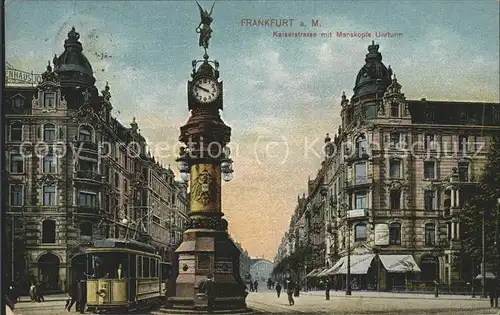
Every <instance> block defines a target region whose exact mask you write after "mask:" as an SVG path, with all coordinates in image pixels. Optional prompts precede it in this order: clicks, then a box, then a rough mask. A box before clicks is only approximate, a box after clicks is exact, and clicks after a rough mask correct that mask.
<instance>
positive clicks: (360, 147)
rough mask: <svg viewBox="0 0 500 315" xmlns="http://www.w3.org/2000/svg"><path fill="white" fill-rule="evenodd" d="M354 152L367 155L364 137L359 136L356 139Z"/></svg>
mask: <svg viewBox="0 0 500 315" xmlns="http://www.w3.org/2000/svg"><path fill="white" fill-rule="evenodd" d="M356 151H357V152H358V154H360V155H361V154H365V153H367V145H366V138H365V136H364V135H361V136H359V137H358V138H357V139H356Z"/></svg>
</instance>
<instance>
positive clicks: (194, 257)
mask: <svg viewBox="0 0 500 315" xmlns="http://www.w3.org/2000/svg"><path fill="white" fill-rule="evenodd" d="M200 11H201V13H202V24H203V21H204V19H203V18H204V14H205V15H208V13H207V12H206V11H205V12H203V11H202V10H201V7H200ZM205 22H206V23H209V22H211V19H209V20H208V19H207V17H206V16H205ZM201 29H202V30H203V29H205V32H200V46H202V47H204V48H205V55H204V56H203V60H194V61H193V63H192V66H193V73H192V74H191V77H192V79H191V80H190V81H188V108H189V110H190V112H191V116H190V117H189V120H188V122H187V123H186V125H184V126H182V127H181V135H180V137H179V140H180V141H181V142H183V143H185V144H186V147H181V150H180V157H179V158H178V160H177V161H178V162H179V170H180V172H181V178H182V179H183V180H189V183H190V193H189V202H190V209H189V217H190V220H189V222H188V223H187V225H186V231H185V232H184V236H183V242H182V244H181V245H180V246H179V248H178V249H177V250H176V253H177V254H178V255H179V275H178V276H177V279H176V284H175V296H174V297H170V298H169V299H168V302H169V303H168V304H169V307H170V308H173V309H174V310H179V311H180V309H186V310H191V311H196V310H200V311H203V310H206V309H207V306H208V300H207V298H206V295H205V290H204V289H203V287H204V286H203V285H202V284H203V283H204V282H205V281H206V279H207V276H209V275H213V279H214V291H215V292H214V297H215V303H214V310H225V311H229V310H234V311H243V310H246V303H245V298H246V295H247V293H246V287H245V285H244V283H243V281H242V279H241V277H240V275H239V268H240V250H239V249H238V248H237V247H236V246H235V244H234V243H233V241H232V240H231V239H230V237H229V235H228V233H227V221H226V220H225V219H224V218H223V216H224V214H223V213H222V211H221V180H222V178H223V179H224V180H226V181H229V180H230V179H231V178H232V166H231V164H232V161H231V160H230V158H229V149H228V148H227V147H226V144H227V143H229V141H230V137H231V128H230V127H228V126H226V124H225V123H224V122H223V121H222V119H221V117H220V114H219V110H222V107H223V106H222V104H223V102H222V82H219V71H218V67H219V63H218V62H217V61H209V60H208V55H207V53H206V49H207V48H208V39H209V38H210V33H211V30H210V29H209V28H206V27H205V24H204V25H203V27H201ZM209 31H210V32H209ZM207 34H208V37H207ZM202 36H204V37H203V38H202ZM202 44H203V45H202Z"/></svg>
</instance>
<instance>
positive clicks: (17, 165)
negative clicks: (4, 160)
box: [10, 153, 24, 173]
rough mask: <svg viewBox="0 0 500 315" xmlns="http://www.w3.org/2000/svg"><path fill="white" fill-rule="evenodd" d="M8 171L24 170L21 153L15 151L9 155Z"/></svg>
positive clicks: (21, 171)
mask: <svg viewBox="0 0 500 315" xmlns="http://www.w3.org/2000/svg"><path fill="white" fill-rule="evenodd" d="M10 172H11V173H23V172H24V158H23V156H22V155H21V154H19V153H15V154H11V155H10Z"/></svg>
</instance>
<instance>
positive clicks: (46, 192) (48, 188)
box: [43, 184, 56, 206]
mask: <svg viewBox="0 0 500 315" xmlns="http://www.w3.org/2000/svg"><path fill="white" fill-rule="evenodd" d="M43 205H44V206H55V205H56V185H54V184H48V185H44V186H43Z"/></svg>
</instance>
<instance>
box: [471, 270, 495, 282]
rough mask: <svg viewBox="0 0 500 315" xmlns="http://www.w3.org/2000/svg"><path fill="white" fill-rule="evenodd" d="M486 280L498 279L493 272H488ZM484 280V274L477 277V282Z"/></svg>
mask: <svg viewBox="0 0 500 315" xmlns="http://www.w3.org/2000/svg"><path fill="white" fill-rule="evenodd" d="M485 278H486V279H496V277H495V275H494V274H493V273H492V272H489V271H487V272H486V274H485ZM479 279H483V275H482V274H478V275H477V277H476V280H479Z"/></svg>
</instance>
